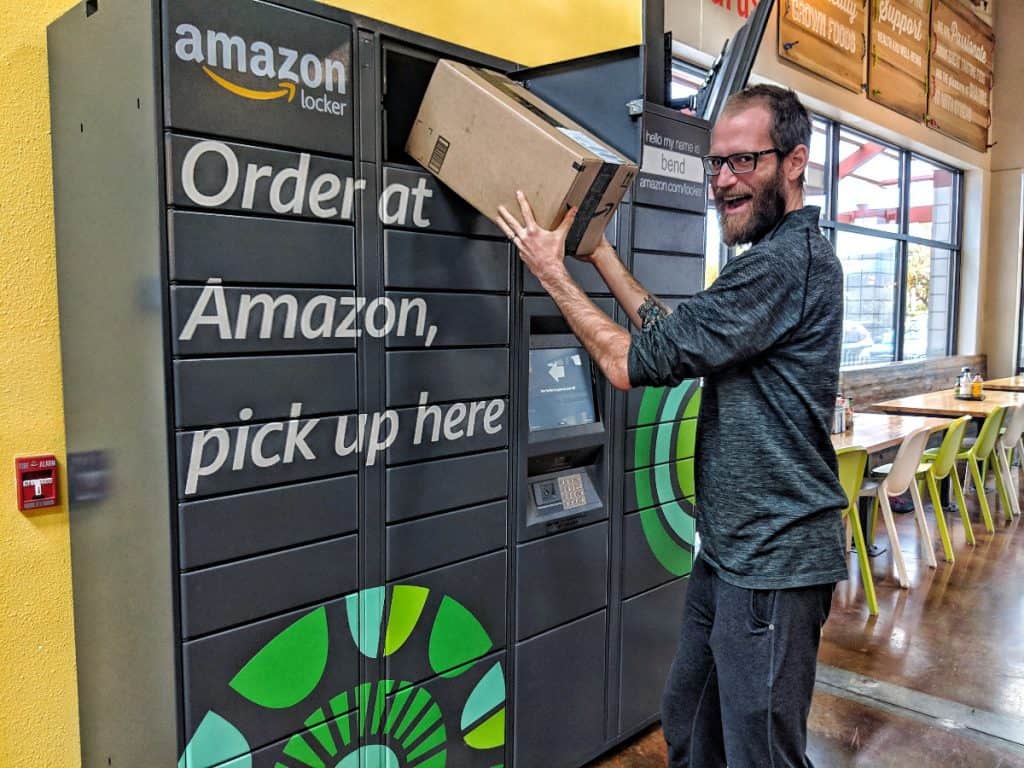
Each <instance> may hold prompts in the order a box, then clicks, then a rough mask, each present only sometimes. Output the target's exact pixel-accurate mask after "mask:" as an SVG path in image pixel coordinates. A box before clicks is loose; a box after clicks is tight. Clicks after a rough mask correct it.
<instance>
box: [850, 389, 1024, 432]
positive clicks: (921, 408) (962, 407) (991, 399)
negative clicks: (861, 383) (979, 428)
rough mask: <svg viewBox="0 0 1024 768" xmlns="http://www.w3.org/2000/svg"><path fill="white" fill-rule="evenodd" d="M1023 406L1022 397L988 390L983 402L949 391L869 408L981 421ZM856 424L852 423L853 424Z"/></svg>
mask: <svg viewBox="0 0 1024 768" xmlns="http://www.w3.org/2000/svg"><path fill="white" fill-rule="evenodd" d="M1021 403H1024V393H1020V392H1001V391H999V390H989V391H986V392H985V399H984V400H957V399H956V397H954V396H953V390H951V389H944V390H942V391H940V392H928V393H926V394H923V395H911V396H910V397H901V398H899V399H897V400H886V401H885V402H883V403H874V404H873V405H872V406H871V407H872V408H874V409H877V410H879V411H885V412H886V413H903V414H912V415H916V416H950V417H954V418H955V417H957V416H972V417H974V418H984V417H986V416H988V415H989V414H990V413H991V412H992V411H993V410H995V409H996V408H997V407H998V406H1000V405H1019V404H1021ZM856 423H857V422H856V421H854V424H856Z"/></svg>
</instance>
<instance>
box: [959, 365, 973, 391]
mask: <svg viewBox="0 0 1024 768" xmlns="http://www.w3.org/2000/svg"><path fill="white" fill-rule="evenodd" d="M957 394H958V395H959V396H960V397H970V396H971V369H970V368H964V369H963V370H962V371H960V381H959V389H958V391H957Z"/></svg>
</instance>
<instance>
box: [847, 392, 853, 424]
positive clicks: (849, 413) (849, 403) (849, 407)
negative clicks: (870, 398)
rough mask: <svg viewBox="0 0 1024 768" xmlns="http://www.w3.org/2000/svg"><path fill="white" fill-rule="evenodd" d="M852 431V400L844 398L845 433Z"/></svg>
mask: <svg viewBox="0 0 1024 768" xmlns="http://www.w3.org/2000/svg"><path fill="white" fill-rule="evenodd" d="M851 429H853V398H852V397H847V398H846V431H847V432H849V431H850V430H851Z"/></svg>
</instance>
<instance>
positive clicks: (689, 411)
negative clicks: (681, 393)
mask: <svg viewBox="0 0 1024 768" xmlns="http://www.w3.org/2000/svg"><path fill="white" fill-rule="evenodd" d="M689 385H690V386H691V387H694V389H696V392H694V393H693V395H692V396H691V397H690V399H689V401H687V403H686V410H685V411H683V418H684V419H696V418H697V415H698V414H699V413H700V394H701V389H700V387H697V386H696V385H695V384H694V383H693V382H692V381H691V382H689Z"/></svg>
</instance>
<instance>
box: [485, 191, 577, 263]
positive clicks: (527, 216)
mask: <svg viewBox="0 0 1024 768" xmlns="http://www.w3.org/2000/svg"><path fill="white" fill-rule="evenodd" d="M516 198H517V199H518V200H519V209H520V211H521V212H522V215H523V221H524V222H526V223H525V225H522V224H520V223H519V219H517V218H516V217H515V216H513V215H512V214H511V213H509V211H508V209H507V208H505V206H503V205H499V206H498V218H497V219H496V220H495V221H496V222H497V224H498V226H499V227H501V231H502V232H504V233H505V235H506V236H507V237H508V239H509V240H511V241H512V242H513V243H514V244H515V246H516V247H517V248H518V249H519V257H520V258H521V259H522V260H523V263H525V264H526V266H527V267H528V268H529V270H530V271H531V272H532V273H533V274H534V276H535V277H536V278H537V279H538V280H540V281H541V283H544V282H545V281H547V280H552V279H557V278H558V277H560V276H562V275H564V274H565V273H566V269H565V238H566V236H567V235H568V234H569V228H570V227H571V226H572V223H573V221H575V219H576V209H575V208H570V209H569V210H568V211H566V214H565V216H563V217H562V221H561V223H560V224H559V225H558V226H557V227H556V228H555V229H553V230H548V229H543V228H542V227H540V226H539V225H538V224H537V220H536V219H535V218H534V216H533V208H531V207H530V202H529V201H528V200H527V199H526V195H524V194H523V193H522V192H520V191H517V192H516Z"/></svg>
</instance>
